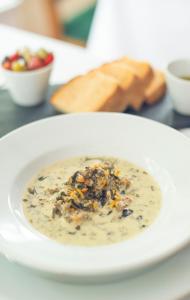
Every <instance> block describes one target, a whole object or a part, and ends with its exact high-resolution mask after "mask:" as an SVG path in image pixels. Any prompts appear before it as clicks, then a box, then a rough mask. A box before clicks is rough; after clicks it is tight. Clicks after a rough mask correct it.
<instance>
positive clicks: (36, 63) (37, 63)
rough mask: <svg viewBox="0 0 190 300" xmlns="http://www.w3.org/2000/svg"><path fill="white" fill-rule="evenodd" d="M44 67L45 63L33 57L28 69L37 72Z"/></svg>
mask: <svg viewBox="0 0 190 300" xmlns="http://www.w3.org/2000/svg"><path fill="white" fill-rule="evenodd" d="M41 67H43V61H42V60H41V59H40V58H39V57H36V56H33V57H32V58H31V59H30V60H29V62H28V69H29V70H36V69H39V68H41Z"/></svg>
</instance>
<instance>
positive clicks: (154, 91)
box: [145, 70, 166, 104]
mask: <svg viewBox="0 0 190 300" xmlns="http://www.w3.org/2000/svg"><path fill="white" fill-rule="evenodd" d="M165 91H166V82H165V77H164V74H163V73H162V72H160V71H158V70H155V71H154V76H153V78H152V80H151V81H150V83H149V84H148V86H147V87H146V89H145V102H146V103H148V104H153V103H155V102H157V101H158V100H159V99H160V98H161V97H162V96H163V95H164V94H165Z"/></svg>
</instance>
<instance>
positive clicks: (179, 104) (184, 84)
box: [166, 59, 190, 115]
mask: <svg viewBox="0 0 190 300" xmlns="http://www.w3.org/2000/svg"><path fill="white" fill-rule="evenodd" d="M184 76H187V77H190V59H179V60H174V61H172V62H170V63H169V64H168V66H167V69H166V81H167V86H168V89H169V92H170V95H171V97H172V100H173V106H174V109H175V110H176V111H177V112H179V113H181V114H183V115H190V80H186V79H182V78H181V77H184Z"/></svg>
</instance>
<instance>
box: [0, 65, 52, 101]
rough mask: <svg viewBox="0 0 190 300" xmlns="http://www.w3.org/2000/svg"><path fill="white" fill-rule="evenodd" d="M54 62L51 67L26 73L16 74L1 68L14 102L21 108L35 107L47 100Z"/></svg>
mask: <svg viewBox="0 0 190 300" xmlns="http://www.w3.org/2000/svg"><path fill="white" fill-rule="evenodd" d="M52 68H53V62H52V63H50V64H49V65H47V66H45V67H43V68H40V69H37V70H33V71H25V72H14V71H9V70H6V69H5V68H3V67H1V71H2V74H3V76H4V78H5V84H6V86H7V87H8V89H9V91H10V93H11V95H12V98H13V101H14V102H15V103H16V104H18V105H21V106H35V105H38V104H40V103H41V102H42V101H44V100H45V95H46V93H47V88H48V82H49V77H50V74H51V71H52Z"/></svg>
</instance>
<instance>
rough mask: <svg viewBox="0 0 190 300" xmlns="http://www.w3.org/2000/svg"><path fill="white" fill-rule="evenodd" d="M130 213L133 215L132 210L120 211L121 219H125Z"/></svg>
mask: <svg viewBox="0 0 190 300" xmlns="http://www.w3.org/2000/svg"><path fill="white" fill-rule="evenodd" d="M132 213H133V210H132V209H124V210H123V211H122V217H124V218H126V217H128V216H130V215H131V214H132Z"/></svg>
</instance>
